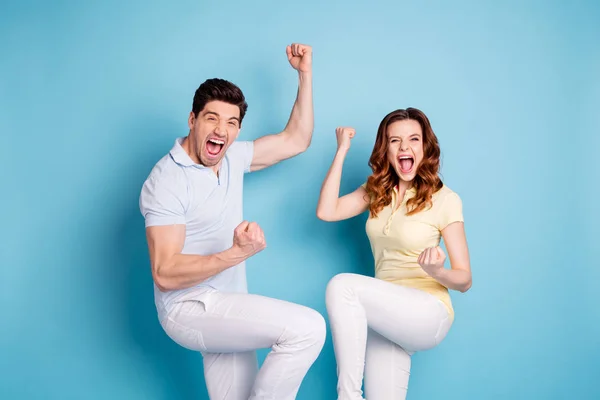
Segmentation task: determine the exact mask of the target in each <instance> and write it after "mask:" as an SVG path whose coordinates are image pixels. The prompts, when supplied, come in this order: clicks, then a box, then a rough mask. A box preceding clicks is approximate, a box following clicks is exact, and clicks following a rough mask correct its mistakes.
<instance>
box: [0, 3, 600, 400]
mask: <svg viewBox="0 0 600 400" xmlns="http://www.w3.org/2000/svg"><path fill="white" fill-rule="evenodd" d="M494 3H495V2H492V1H486V2H484V3H482V2H479V1H475V0H472V1H468V0H458V1H452V2H442V1H428V2H419V4H417V3H416V2H406V1H385V2H384V1H379V2H366V1H357V2H355V3H354V4H352V5H350V4H348V3H347V2H344V1H331V2H327V3H323V4H320V2H317V1H316V0H310V1H303V2H283V1H275V0H272V1H255V2H242V1H239V2H206V1H178V2H172V3H171V4H167V2H159V1H153V2H152V1H151V2H149V1H144V2H142V1H129V2H126V4H121V2H117V1H106V2H102V3H100V2H98V3H97V4H84V3H83V2H67V1H55V2H52V4H50V2H41V1H40V2H36V1H20V2H17V1H8V2H6V1H3V2H2V5H1V6H0V49H1V53H0V132H1V141H0V160H2V161H1V162H2V164H1V172H0V174H1V175H0V176H1V178H2V179H1V183H2V196H1V197H0V202H1V203H0V206H1V209H2V213H3V215H2V229H1V230H0V235H1V238H0V246H1V257H0V262H1V266H2V268H1V276H0V282H2V290H0V296H2V297H1V301H2V318H1V319H2V322H1V323H0V326H1V328H0V329H1V331H0V344H1V349H0V354H1V355H0V369H1V370H0V372H1V374H0V376H1V377H2V378H1V379H0V397H1V398H3V399H61V400H66V399H127V400H134V399H144V400H149V399H191V398H194V399H203V398H204V399H206V398H207V396H206V389H205V387H204V381H203V378H202V366H201V358H200V356H199V355H197V354H195V353H193V352H190V351H187V350H184V349H182V348H180V347H178V346H177V345H176V344H174V343H173V342H171V341H170V340H169V339H168V338H167V337H166V335H165V334H164V333H163V332H162V331H161V329H160V327H159V325H158V322H157V320H156V314H155V309H154V305H153V295H152V280H151V276H150V270H149V265H148V256H147V248H146V243H145V236H144V227H143V220H142V217H141V215H140V214H139V211H138V196H139V190H140V188H141V185H142V183H143V180H144V179H145V177H146V176H147V174H148V173H149V171H150V169H151V168H152V166H153V165H154V163H155V162H156V161H157V160H158V159H159V158H160V157H161V156H162V155H163V154H165V153H166V152H167V151H168V150H169V149H170V147H171V146H172V144H173V141H174V139H175V137H176V136H180V135H185V134H186V133H187V125H186V122H187V116H188V113H189V111H190V108H191V103H192V97H193V93H194V90H195V89H196V88H197V86H198V85H199V84H200V83H201V82H202V81H203V80H205V79H206V78H210V77H215V76H218V77H222V78H226V79H229V80H231V81H233V82H235V83H236V84H238V85H239V86H240V87H241V88H242V89H243V90H244V92H245V94H246V96H247V99H248V102H249V104H250V107H249V111H248V115H247V119H246V120H245V124H244V129H243V131H242V134H241V139H254V138H256V137H258V136H261V135H263V134H266V133H274V132H278V131H279V130H281V129H282V128H283V127H284V125H285V123H286V121H287V118H288V116H289V112H290V109H291V106H292V103H293V101H294V97H295V94H296V89H297V87H296V84H297V75H296V73H295V71H293V70H292V69H291V67H290V66H289V64H288V62H287V59H286V56H285V46H286V45H287V44H289V43H291V42H301V43H308V44H310V45H312V46H313V47H314V96H315V97H314V101H315V133H314V140H313V144H312V146H311V148H310V149H309V150H308V151H307V152H306V153H304V154H302V155H301V156H299V157H297V158H295V159H292V160H290V161H287V162H285V163H282V164H280V165H277V166H275V167H273V168H271V169H269V170H266V171H262V172H260V173H256V174H251V175H249V176H248V179H247V182H246V193H245V213H246V217H247V218H248V219H251V220H255V221H258V222H259V223H260V225H261V226H262V227H263V229H264V230H265V233H266V238H267V241H268V244H269V247H268V249H267V250H266V251H264V252H263V253H260V254H259V255H257V256H256V257H254V258H252V259H251V260H249V262H248V273H249V286H250V289H251V291H252V292H255V293H260V294H263V295H268V296H273V297H278V298H281V299H286V300H290V301H294V302H298V303H301V304H305V305H308V306H311V307H314V308H316V309H317V310H319V311H320V312H322V313H323V314H325V305H324V291H325V286H326V284H327V281H328V280H329V279H330V278H331V277H332V276H334V275H335V274H336V273H339V272H343V271H353V272H359V273H365V274H372V257H371V253H370V249H369V244H368V241H367V239H366V237H365V234H364V222H365V218H366V216H364V215H363V216H360V217H357V218H355V219H352V220H349V221H345V222H341V223H336V224H330V223H324V222H321V221H319V220H317V218H316V216H315V207H316V202H317V198H318V193H319V189H320V185H321V182H322V179H323V177H324V175H325V173H326V170H327V168H328V166H329V163H330V161H331V160H332V157H333V154H334V151H335V134H334V129H335V127H336V126H338V125H350V126H354V127H355V128H356V129H357V137H356V138H355V139H354V141H353V145H352V149H351V152H350V155H349V158H348V160H347V163H346V166H345V170H344V177H343V185H342V190H343V191H344V192H347V191H350V190H353V189H354V188H355V187H356V186H358V185H359V184H361V183H362V182H363V181H364V179H365V178H366V176H367V175H368V174H369V168H368V166H367V161H368V157H369V155H370V152H371V149H372V146H373V142H374V138H375V132H376V129H377V126H378V124H379V122H380V120H381V119H382V117H383V116H384V115H385V114H386V113H387V112H389V111H391V110H393V109H396V108H403V107H407V106H413V107H417V108H420V109H422V110H423V111H425V112H426V114H427V115H428V116H429V117H430V119H431V121H432V124H433V127H434V130H435V132H436V133H437V135H438V137H439V140H440V142H441V147H442V152H443V169H442V172H443V177H444V179H445V183H446V184H447V185H449V186H450V187H451V188H452V189H454V190H455V191H457V192H458V193H459V194H460V195H461V197H462V199H463V203H464V212H465V218H466V229H467V236H468V241H469V246H470V250H471V256H472V268H473V282H474V283H473V287H472V289H471V290H470V291H469V292H468V293H467V294H464V295H463V294H460V293H453V294H452V296H453V300H454V304H455V308H456V313H457V318H456V322H455V325H454V327H453V329H452V330H451V332H450V334H449V336H448V337H447V339H446V340H445V341H444V342H443V343H442V344H441V345H440V346H439V347H438V348H436V349H434V350H431V351H429V352H425V353H421V354H417V355H415V357H414V362H413V370H412V377H411V383H410V389H409V399H441V398H443V399H461V400H464V399H477V400H479V399H488V400H491V399H534V398H535V399H538V398H539V399H580V400H582V399H597V398H600V387H599V386H598V384H597V380H598V374H599V373H600V364H599V361H598V360H600V324H599V322H598V321H600V312H599V307H598V295H597V293H598V283H599V282H600V272H599V270H600V269H599V267H600V265H599V263H598V259H599V258H600V253H599V251H598V246H597V243H596V238H597V227H598V225H600V218H599V214H598V207H597V195H598V189H597V186H598V182H599V181H600V179H599V178H600V173H599V167H598V163H597V161H595V160H594V157H595V156H596V153H597V152H598V150H600V140H599V139H598V135H599V134H600V117H599V116H598V115H599V113H598V105H599V102H600V75H599V71H600V47H599V46H598V43H599V42H600V24H598V21H599V20H600V6H599V5H598V3H597V2H593V1H587V2H586V1H575V2H570V3H569V5H568V6H567V5H566V2H565V3H564V4H563V3H561V2H558V1H541V0H540V1H528V2H525V3H523V2H517V1H509V2H503V3H504V4H502V5H498V4H494ZM260 354H261V357H263V356H264V351H263V352H261V353H260ZM335 379H336V376H335V362H334V356H333V350H332V345H331V340H330V338H328V341H327V343H326V345H325V348H324V350H323V352H322V354H321V356H320V357H319V359H318V360H317V362H316V363H315V364H314V366H313V368H312V369H311V370H310V372H309V373H308V375H307V377H306V379H305V381H304V384H303V386H302V388H301V390H300V393H299V396H298V398H299V399H305V400H306V399H311V400H319V399H333V398H335ZM374 400H377V399H374Z"/></svg>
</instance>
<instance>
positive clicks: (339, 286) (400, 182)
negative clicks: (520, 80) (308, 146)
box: [317, 108, 471, 400]
mask: <svg viewBox="0 0 600 400" xmlns="http://www.w3.org/2000/svg"><path fill="white" fill-rule="evenodd" d="M336 135H337V142H338V150H337V153H336V155H335V158H334V160H333V164H332V165H331V168H330V169H329V172H328V174H327V177H326V178H325V181H324V182H323V187H322V188H321V195H320V198H319V204H318V208H317V216H318V217H319V218H320V219H322V220H324V221H340V220H343V219H347V218H352V217H354V216H356V215H358V214H360V213H362V212H365V211H367V210H368V211H369V218H368V220H367V223H366V232H367V236H368V237H369V241H370V243H371V249H372V251H373V257H374V259H375V278H371V277H367V276H363V275H356V274H339V275H337V276H335V277H334V278H333V279H332V280H331V281H330V282H329V284H328V285H327V295H326V302H327V312H328V314H329V320H330V324H331V332H332V336H333V345H334V350H335V357H336V361H337V365H338V385H337V391H338V399H339V400H354V399H362V398H363V397H362V390H361V387H362V381H363V372H364V384H365V394H366V398H367V399H368V400H387V399H394V400H397V399H404V398H405V397H406V391H407V388H408V377H409V372H410V364H411V355H412V354H413V353H414V352H415V351H423V350H427V349H431V348H433V347H435V346H436V345H438V344H439V343H440V342H441V341H442V340H443V339H444V337H445V336H446V334H447V333H448V330H449V329H450V326H451V325H452V322H453V320H454V311H453V308H452V303H451V301H450V296H449V294H448V289H453V290H458V291H461V292H466V291H467V290H468V289H469V288H470V287H471V268H470V263H469V251H468V248H467V241H466V237H465V231H464V226H463V215H462V202H461V199H460V197H459V196H458V195H457V194H456V193H454V192H453V191H452V190H451V189H450V188H448V187H447V186H446V185H444V184H443V183H442V181H441V179H440V178H439V176H438V170H439V165H440V148H439V145H438V141H437V138H436V136H435V134H434V133H433V130H432V128H431V125H430V123H429V119H428V118H427V116H425V114H424V113H423V112H421V111H419V110H417V109H414V108H407V109H406V110H396V111H393V112H391V113H390V114H388V115H387V116H386V117H385V118H384V119H383V121H382V122H381V124H380V125H379V130H378V132H377V138H376V140H375V146H374V148H373V153H372V154H371V158H370V162H369V166H370V167H371V169H372V170H373V174H372V175H371V176H370V177H369V178H368V180H367V182H366V184H364V185H362V186H360V187H359V188H357V189H356V190H355V191H354V192H352V193H350V194H347V195H345V196H342V197H339V189H340V179H341V176H342V165H343V163H344V159H345V157H346V154H347V152H348V149H349V148H350V141H351V139H352V138H353V137H354V135H355V131H354V129H352V128H338V129H337V130H336ZM441 238H443V239H444V243H445V244H446V249H447V251H448V254H449V257H450V266H451V268H450V269H446V268H444V261H445V259H446V255H445V254H444V252H443V250H442V249H441V248H440V247H439V243H440V239H441Z"/></svg>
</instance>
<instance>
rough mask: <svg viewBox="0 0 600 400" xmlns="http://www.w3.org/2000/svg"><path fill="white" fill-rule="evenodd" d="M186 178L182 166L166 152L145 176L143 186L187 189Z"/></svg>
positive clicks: (148, 187)
mask: <svg viewBox="0 0 600 400" xmlns="http://www.w3.org/2000/svg"><path fill="white" fill-rule="evenodd" d="M186 180H187V178H186V174H185V172H184V170H183V168H182V167H181V166H180V165H178V164H177V163H176V162H175V161H174V160H173V158H172V157H171V154H170V153H167V154H165V155H164V156H163V157H162V158H161V159H160V160H158V161H157V162H156V164H154V166H153V167H152V169H151V170H150V173H149V174H148V176H147V177H146V180H145V182H144V187H145V188H147V189H150V188H152V189H155V190H156V189H158V188H164V189H167V190H169V191H176V189H177V188H178V187H179V188H181V189H182V190H187V183H186Z"/></svg>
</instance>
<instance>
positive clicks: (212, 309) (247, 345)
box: [162, 289, 326, 400]
mask: <svg viewBox="0 0 600 400" xmlns="http://www.w3.org/2000/svg"><path fill="white" fill-rule="evenodd" d="M162 326H163V328H164V330H165V332H166V333H167V335H169V337H170V338H171V339H172V340H174V341H175V342H176V343H178V344H179V345H181V346H183V347H185V348H188V349H190V350H195V351H200V352H201V353H202V355H203V359H204V376H205V380H206V385H207V389H208V393H209V396H210V398H211V400H248V399H252V400H254V399H276V400H291V399H295V398H296V394H297V392H298V389H299V388H300V384H301V382H302V380H303V379H304V376H305V375H306V373H307V372H308V369H309V368H310V367H311V365H312V364H313V362H314V361H315V360H316V358H317V356H318V355H319V353H320V352H321V349H322V347H323V343H324V342H325V333H326V328H325V320H324V319H323V317H322V316H321V314H319V313H318V312H317V311H315V310H313V309H310V308H308V307H304V306H301V305H298V304H293V303H289V302H286V301H282V300H277V299H272V298H267V297H263V296H257V295H252V294H243V293H225V292H219V291H216V290H212V289H208V290H206V289H204V290H203V291H202V292H200V293H199V294H195V295H192V296H190V295H186V298H185V299H184V300H180V301H178V302H177V303H176V304H175V305H174V307H172V308H171V309H170V311H169V312H168V314H167V316H166V318H164V319H163V321H162ZM261 348H271V352H270V353H269V354H268V355H267V357H266V359H265V361H264V363H263V365H262V367H261V368H260V370H259V369H258V362H257V358H256V352H255V350H256V349H261Z"/></svg>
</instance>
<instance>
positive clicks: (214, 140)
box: [208, 139, 225, 144]
mask: <svg viewBox="0 0 600 400" xmlns="http://www.w3.org/2000/svg"><path fill="white" fill-rule="evenodd" d="M208 141H209V142H211V143H214V144H225V141H224V140H219V139H209V140H208Z"/></svg>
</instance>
